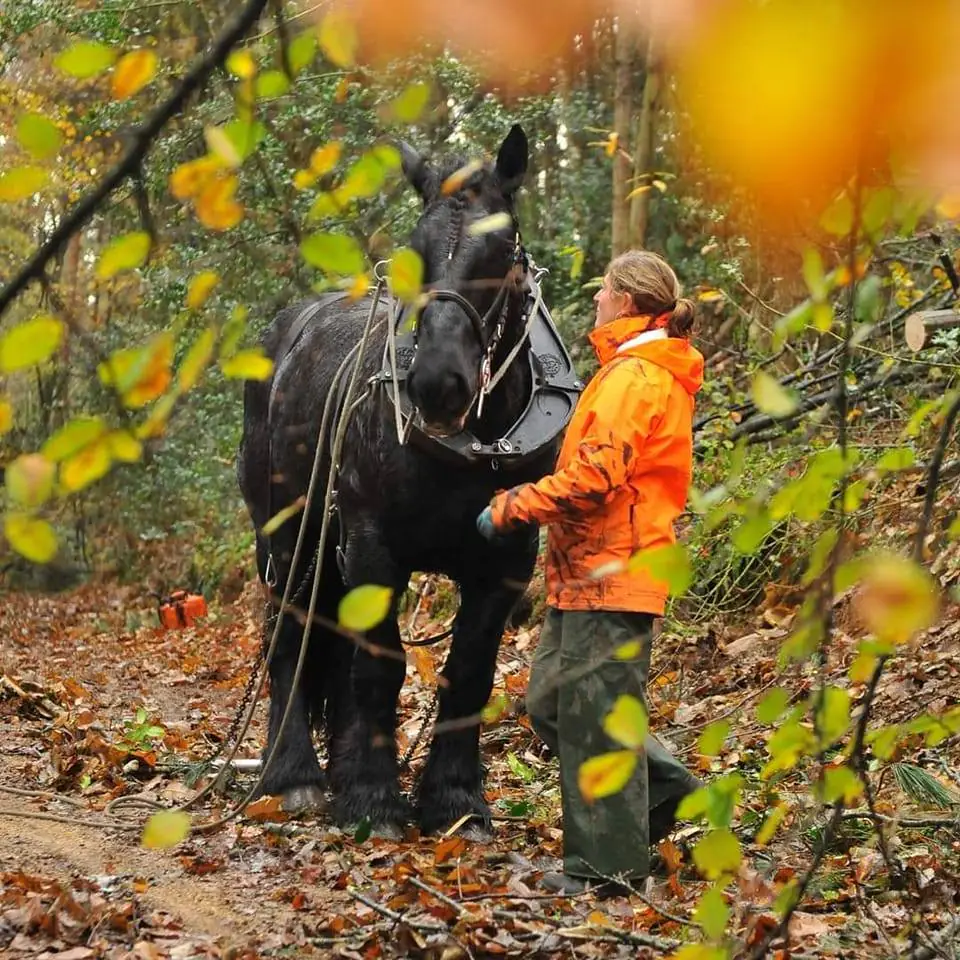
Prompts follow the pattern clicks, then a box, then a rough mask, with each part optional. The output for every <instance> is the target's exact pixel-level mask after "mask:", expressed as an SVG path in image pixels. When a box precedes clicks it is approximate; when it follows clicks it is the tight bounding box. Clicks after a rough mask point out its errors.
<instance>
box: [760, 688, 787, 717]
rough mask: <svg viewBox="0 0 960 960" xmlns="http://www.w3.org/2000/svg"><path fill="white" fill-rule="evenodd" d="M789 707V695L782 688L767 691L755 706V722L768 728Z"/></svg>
mask: <svg viewBox="0 0 960 960" xmlns="http://www.w3.org/2000/svg"><path fill="white" fill-rule="evenodd" d="M789 706H790V694H789V693H787V691H786V690H784V689H783V687H774V688H773V689H772V690H768V691H767V693H766V694H765V695H764V696H763V698H762V699H761V700H760V702H759V703H758V704H757V721H758V722H759V723H762V724H764V726H770V725H771V724H772V723H775V722H776V721H777V720H778V719H779V718H780V715H781V714H782V713H783V712H784V711H785V710H786V709H787V707H789Z"/></svg>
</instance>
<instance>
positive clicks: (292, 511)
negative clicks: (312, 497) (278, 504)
mask: <svg viewBox="0 0 960 960" xmlns="http://www.w3.org/2000/svg"><path fill="white" fill-rule="evenodd" d="M306 502H307V498H306V497H297V499H296V500H294V501H293V503H291V504H290V505H289V506H286V507H284V508H283V509H282V510H278V511H277V512H276V513H275V514H274V515H273V516H272V517H271V518H270V519H269V520H268V521H267V522H266V523H265V524H264V525H263V526H262V527H261V528H260V532H261V533H262V534H263V535H264V536H265V537H269V536H270V535H271V534H273V533H276V532H277V531H278V530H279V529H280V528H281V527H282V526H283V525H284V524H285V523H286V522H287V521H288V520H289V519H290V518H291V517H295V516H296V515H297V514H298V513H300V511H301V510H303V505H304V504H305V503H306Z"/></svg>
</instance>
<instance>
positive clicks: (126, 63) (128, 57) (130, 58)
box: [110, 50, 157, 100]
mask: <svg viewBox="0 0 960 960" xmlns="http://www.w3.org/2000/svg"><path fill="white" fill-rule="evenodd" d="M156 72H157V55H156V54H155V53H154V52H153V51H152V50H131V51H130V52H129V53H127V54H125V55H124V56H123V57H121V58H120V62H119V63H118V64H117V66H116V69H114V71H113V79H112V80H111V83H110V90H111V92H112V93H113V96H114V99H116V100H125V99H126V98H127V97H132V96H133V95H134V94H135V93H138V92H139V91H140V90H142V89H143V88H144V87H145V86H146V85H147V84H148V83H149V82H150V81H151V80H152V79H153V78H154V76H155V75H156Z"/></svg>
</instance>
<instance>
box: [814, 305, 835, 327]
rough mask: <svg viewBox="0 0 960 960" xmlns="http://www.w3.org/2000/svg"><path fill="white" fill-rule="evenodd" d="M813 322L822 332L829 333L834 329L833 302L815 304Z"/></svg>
mask: <svg viewBox="0 0 960 960" xmlns="http://www.w3.org/2000/svg"><path fill="white" fill-rule="evenodd" d="M810 319H811V322H812V323H813V326H814V328H815V329H816V330H818V331H819V332H820V333H827V332H829V331H830V330H832V329H833V321H834V312H833V304H831V303H818V304H815V305H814V308H813V314H812V316H811V318H810Z"/></svg>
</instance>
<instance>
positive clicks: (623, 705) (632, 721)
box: [603, 693, 648, 750]
mask: <svg viewBox="0 0 960 960" xmlns="http://www.w3.org/2000/svg"><path fill="white" fill-rule="evenodd" d="M647 726H648V724H647V711H646V709H645V708H644V706H643V704H642V703H641V702H640V701H639V700H638V699H637V698H636V697H631V696H630V695H629V694H626V693H621V694H620V696H619V697H617V699H616V701H615V702H614V704H613V709H612V710H611V711H610V712H609V713H608V714H607V715H606V717H605V718H604V720H603V729H604V730H605V731H606V734H607V736H608V737H610V738H611V739H613V740H616V741H617V743H619V744H620V745H621V746H624V747H629V748H630V749H631V750H637V749H639V748H640V747H642V746H643V741H644V740H645V739H646V737H647Z"/></svg>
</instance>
